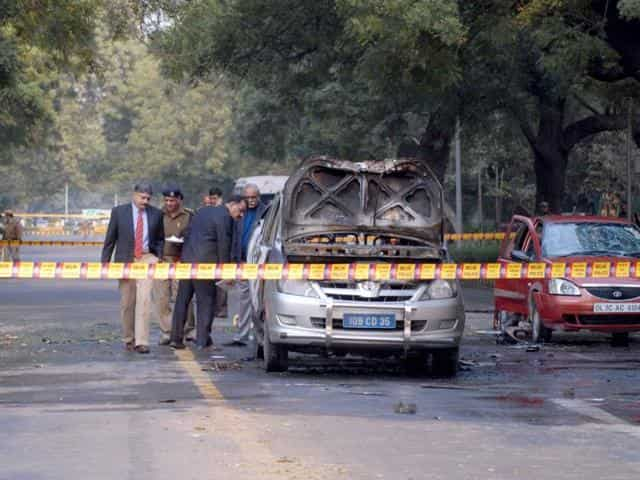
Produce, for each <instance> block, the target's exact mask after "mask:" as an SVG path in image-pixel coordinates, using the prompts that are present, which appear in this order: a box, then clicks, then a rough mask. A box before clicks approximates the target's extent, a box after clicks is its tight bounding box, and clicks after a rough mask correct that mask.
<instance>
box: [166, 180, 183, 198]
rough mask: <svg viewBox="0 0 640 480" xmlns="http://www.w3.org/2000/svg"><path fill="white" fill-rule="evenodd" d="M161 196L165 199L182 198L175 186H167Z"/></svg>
mask: <svg viewBox="0 0 640 480" xmlns="http://www.w3.org/2000/svg"><path fill="white" fill-rule="evenodd" d="M162 195H164V196H165V197H174V198H184V197H183V195H182V190H180V187H179V186H178V185H176V184H173V183H172V184H168V185H166V186H165V187H164V189H163V190H162Z"/></svg>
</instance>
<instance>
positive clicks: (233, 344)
mask: <svg viewBox="0 0 640 480" xmlns="http://www.w3.org/2000/svg"><path fill="white" fill-rule="evenodd" d="M224 346H225V347H246V346H247V344H246V343H244V342H243V341H240V340H233V341H232V342H227V343H225V344H224Z"/></svg>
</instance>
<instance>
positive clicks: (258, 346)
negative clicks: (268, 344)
mask: <svg viewBox="0 0 640 480" xmlns="http://www.w3.org/2000/svg"><path fill="white" fill-rule="evenodd" d="M253 358H255V359H256V360H263V359H264V313H261V314H260V320H257V321H256V322H254V323H253Z"/></svg>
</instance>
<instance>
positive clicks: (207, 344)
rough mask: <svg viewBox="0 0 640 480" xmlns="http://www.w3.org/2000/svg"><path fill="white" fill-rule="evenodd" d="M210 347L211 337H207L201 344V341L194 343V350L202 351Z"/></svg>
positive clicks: (211, 343)
mask: <svg viewBox="0 0 640 480" xmlns="http://www.w3.org/2000/svg"><path fill="white" fill-rule="evenodd" d="M211 345H213V340H211V337H207V340H206V341H205V342H201V341H199V340H198V341H196V348H197V349H198V350H204V349H205V348H209V347H210V346H211Z"/></svg>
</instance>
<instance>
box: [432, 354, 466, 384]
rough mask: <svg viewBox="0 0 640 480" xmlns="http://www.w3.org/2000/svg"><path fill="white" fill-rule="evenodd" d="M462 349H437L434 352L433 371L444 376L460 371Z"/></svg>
mask: <svg viewBox="0 0 640 480" xmlns="http://www.w3.org/2000/svg"><path fill="white" fill-rule="evenodd" d="M459 357H460V349H459V348H458V347H455V348H447V349H445V350H436V351H434V352H433V354H432V367H433V373H434V374H436V375H439V376H443V377H453V376H455V375H456V374H457V373H458V361H459Z"/></svg>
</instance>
